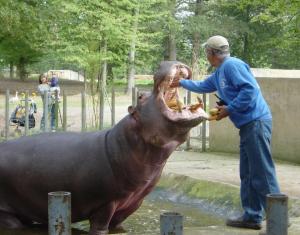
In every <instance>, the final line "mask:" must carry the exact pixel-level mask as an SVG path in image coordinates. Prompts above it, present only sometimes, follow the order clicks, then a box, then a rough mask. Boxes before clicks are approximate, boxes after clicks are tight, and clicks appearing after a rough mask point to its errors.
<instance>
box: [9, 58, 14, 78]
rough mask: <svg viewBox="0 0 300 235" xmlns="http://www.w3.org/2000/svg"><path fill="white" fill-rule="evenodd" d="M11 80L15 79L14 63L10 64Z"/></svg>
mask: <svg viewBox="0 0 300 235" xmlns="http://www.w3.org/2000/svg"><path fill="white" fill-rule="evenodd" d="M9 78H10V79H13V78H14V63H13V62H10V63H9Z"/></svg>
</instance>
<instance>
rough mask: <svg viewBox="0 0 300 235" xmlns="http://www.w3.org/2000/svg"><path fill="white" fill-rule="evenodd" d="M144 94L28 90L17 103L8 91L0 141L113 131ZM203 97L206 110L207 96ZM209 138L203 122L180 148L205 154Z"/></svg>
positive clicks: (186, 98)
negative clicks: (48, 134)
mask: <svg viewBox="0 0 300 235" xmlns="http://www.w3.org/2000/svg"><path fill="white" fill-rule="evenodd" d="M145 91H147V90H143V89H139V88H138V87H134V88H133V90H132V92H131V94H132V95H131V97H130V96H128V95H125V94H124V91H123V90H122V91H121V90H117V89H115V88H111V89H110V90H105V92H102V94H98V95H97V96H91V95H90V94H87V93H86V92H84V91H82V92H81V93H80V94H77V95H67V92H65V91H62V92H61V95H59V94H58V93H55V94H54V95H53V94H52V98H49V97H50V96H51V94H49V93H47V92H45V93H44V94H43V95H42V96H37V95H36V94H34V93H32V94H29V91H25V92H24V93H22V94H21V95H20V97H18V99H17V100H12V99H13V98H16V97H12V95H11V94H10V92H9V90H6V93H5V97H4V99H3V98H2V99H3V102H4V106H3V105H2V110H3V111H4V112H3V113H4V115H2V114H0V130H1V139H2V140H8V139H12V138H17V137H20V136H27V135H33V134H38V133H41V132H51V131H78V132H80V131H82V132H85V131H93V130H103V129H107V128H110V127H112V126H114V125H115V124H116V123H117V122H118V121H120V120H121V119H122V118H123V117H125V116H126V115H127V112H128V111H127V107H128V106H130V105H136V104H137V99H138V96H139V93H140V92H145ZM149 91H150V90H149ZM53 96H54V98H53ZM201 96H202V100H203V104H204V109H205V110H206V105H207V103H208V102H207V96H206V95H205V94H203V95H201ZM192 98H193V97H192V94H191V93H190V92H186V93H185V94H184V103H185V104H190V103H191V100H192ZM0 110H1V106H0ZM1 116H2V117H1ZM1 120H2V121H1ZM1 122H2V124H1ZM208 136H209V128H208V122H207V121H203V122H202V123H201V124H200V125H198V126H196V127H194V128H192V130H191V131H190V135H189V138H188V139H187V141H186V142H185V143H184V144H183V145H181V147H180V148H181V149H194V150H201V151H206V149H207V148H208V147H209V143H208Z"/></svg>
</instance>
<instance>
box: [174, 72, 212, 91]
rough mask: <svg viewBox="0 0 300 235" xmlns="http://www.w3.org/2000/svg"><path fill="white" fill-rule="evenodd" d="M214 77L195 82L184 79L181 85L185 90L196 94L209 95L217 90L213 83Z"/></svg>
mask: <svg viewBox="0 0 300 235" xmlns="http://www.w3.org/2000/svg"><path fill="white" fill-rule="evenodd" d="M213 77H214V74H212V75H211V76H209V77H208V78H207V79H205V80H204V81H193V80H185V79H183V80H180V81H179V83H180V85H181V86H182V87H183V88H185V89H187V90H189V91H192V92H196V93H209V92H213V91H216V90H217V89H216V87H215V85H214V82H213Z"/></svg>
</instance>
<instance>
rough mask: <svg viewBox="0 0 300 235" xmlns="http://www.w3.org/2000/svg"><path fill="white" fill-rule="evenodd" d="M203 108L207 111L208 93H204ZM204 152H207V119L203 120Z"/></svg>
mask: <svg viewBox="0 0 300 235" xmlns="http://www.w3.org/2000/svg"><path fill="white" fill-rule="evenodd" d="M203 109H204V110H205V111H206V94H203ZM202 152H206V120H205V119H204V120H203V122H202Z"/></svg>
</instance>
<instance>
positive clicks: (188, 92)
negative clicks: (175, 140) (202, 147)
mask: <svg viewBox="0 0 300 235" xmlns="http://www.w3.org/2000/svg"><path fill="white" fill-rule="evenodd" d="M186 97H187V99H186V104H187V105H189V104H191V98H192V96H191V92H190V91H187V92H186ZM191 131H192V130H190V132H189V135H188V137H187V140H186V149H187V150H188V149H190V148H191Z"/></svg>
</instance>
